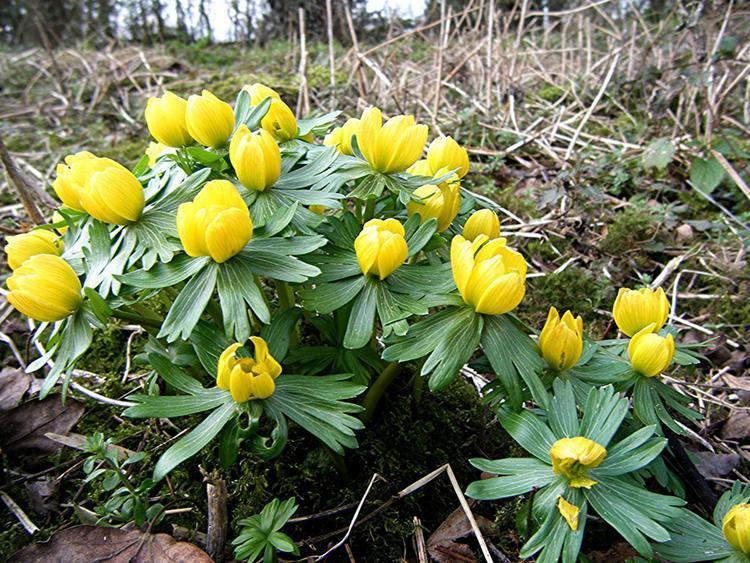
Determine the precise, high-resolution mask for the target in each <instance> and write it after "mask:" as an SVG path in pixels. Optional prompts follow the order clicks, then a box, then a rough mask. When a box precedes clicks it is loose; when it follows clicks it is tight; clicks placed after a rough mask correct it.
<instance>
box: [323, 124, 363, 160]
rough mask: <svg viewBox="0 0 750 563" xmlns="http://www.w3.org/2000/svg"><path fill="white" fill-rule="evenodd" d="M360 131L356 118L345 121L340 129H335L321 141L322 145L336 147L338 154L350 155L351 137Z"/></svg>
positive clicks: (351, 151)
mask: <svg viewBox="0 0 750 563" xmlns="http://www.w3.org/2000/svg"><path fill="white" fill-rule="evenodd" d="M359 130H360V121H359V119H357V118H356V117H353V118H352V119H347V120H346V123H344V124H343V125H342V126H341V127H336V129H334V130H333V131H331V132H330V133H328V135H326V136H325V139H323V144H324V145H325V146H327V147H336V148H337V149H338V150H339V152H340V153H342V154H348V155H352V154H354V151H353V150H352V137H353V136H356V135H357V133H359Z"/></svg>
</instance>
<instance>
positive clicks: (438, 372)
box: [420, 307, 484, 391]
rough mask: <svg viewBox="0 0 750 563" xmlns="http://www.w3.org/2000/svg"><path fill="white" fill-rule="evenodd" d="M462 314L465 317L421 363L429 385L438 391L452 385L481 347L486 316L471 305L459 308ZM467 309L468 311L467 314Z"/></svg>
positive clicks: (422, 373)
mask: <svg viewBox="0 0 750 563" xmlns="http://www.w3.org/2000/svg"><path fill="white" fill-rule="evenodd" d="M459 311H460V314H459V315H457V316H459V317H462V318H465V321H462V322H460V323H459V324H458V326H456V327H455V328H454V329H453V330H452V331H451V332H450V333H448V334H447V335H446V336H445V337H444V338H443V340H441V341H440V342H438V345H437V346H436V347H435V349H434V350H433V351H432V353H431V354H430V355H429V356H428V357H427V360H425V363H424V364H422V370H421V372H420V373H421V375H428V374H429V376H430V379H429V382H428V383H429V387H430V390H431V391H437V390H440V389H443V388H445V387H446V386H448V384H450V383H451V382H452V381H453V380H454V379H455V378H456V375H457V374H458V371H459V370H460V369H461V368H462V367H463V366H464V365H465V364H466V363H467V362H468V361H469V359H470V358H471V356H472V355H473V354H474V352H476V350H477V347H478V346H479V340H480V339H481V337H482V328H483V325H484V317H483V316H482V315H477V314H476V313H474V311H473V310H472V309H470V308H468V307H466V308H463V309H459ZM467 311H468V313H467Z"/></svg>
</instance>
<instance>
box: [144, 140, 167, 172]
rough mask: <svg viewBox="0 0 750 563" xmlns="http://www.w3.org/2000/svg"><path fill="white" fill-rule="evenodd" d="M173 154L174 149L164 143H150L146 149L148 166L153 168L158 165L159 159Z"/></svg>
mask: <svg viewBox="0 0 750 563" xmlns="http://www.w3.org/2000/svg"><path fill="white" fill-rule="evenodd" d="M170 152H172V148H171V147H168V146H167V145H165V144H163V143H159V142H157V143H153V142H151V143H149V144H148V148H147V149H146V156H147V157H148V165H149V167H150V168H153V167H154V165H155V164H156V161H157V159H158V158H159V157H160V156H161V155H163V154H169V153H170Z"/></svg>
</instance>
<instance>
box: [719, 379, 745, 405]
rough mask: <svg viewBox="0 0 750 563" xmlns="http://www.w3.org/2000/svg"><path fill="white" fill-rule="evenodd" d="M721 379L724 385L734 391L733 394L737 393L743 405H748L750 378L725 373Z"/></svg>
mask: <svg viewBox="0 0 750 563" xmlns="http://www.w3.org/2000/svg"><path fill="white" fill-rule="evenodd" d="M721 378H722V379H723V380H724V383H726V384H727V385H729V387H732V388H734V389H735V390H736V391H735V393H737V396H738V397H739V399H740V401H742V403H743V404H745V405H747V404H750V377H735V376H734V375H731V374H729V373H725V374H724V375H722V376H721Z"/></svg>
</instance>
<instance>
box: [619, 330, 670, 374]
mask: <svg viewBox="0 0 750 563" xmlns="http://www.w3.org/2000/svg"><path fill="white" fill-rule="evenodd" d="M654 326H655V325H654V324H650V325H648V326H646V327H644V328H643V329H642V330H641V331H640V332H638V333H637V334H635V335H634V336H633V338H631V339H630V344H628V356H630V365H632V366H633V369H634V370H635V371H636V372H638V373H640V374H641V375H643V376H645V377H655V376H657V375H659V374H660V373H662V372H663V371H664V370H666V369H667V368H668V367H669V365H670V364H671V363H672V358H673V357H674V338H672V335H671V334H668V335H667V336H666V337H664V336H660V335H658V334H656V333H655V332H654V330H655V328H654Z"/></svg>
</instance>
